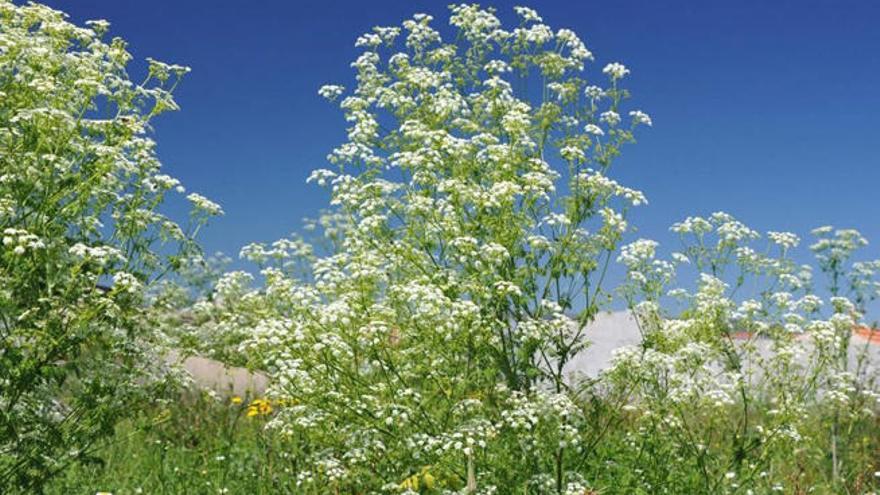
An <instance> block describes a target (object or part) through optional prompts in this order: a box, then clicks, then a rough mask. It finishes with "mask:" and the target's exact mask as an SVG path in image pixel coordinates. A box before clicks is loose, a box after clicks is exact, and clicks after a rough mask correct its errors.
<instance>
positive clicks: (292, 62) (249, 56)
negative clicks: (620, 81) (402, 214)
mask: <svg viewBox="0 0 880 495" xmlns="http://www.w3.org/2000/svg"><path fill="white" fill-rule="evenodd" d="M46 1H47V2H48V3H49V4H50V5H52V6H53V7H56V8H59V9H61V10H64V11H66V12H68V13H69V14H71V17H72V19H73V20H75V21H77V22H81V21H84V20H86V19H93V18H105V19H107V20H109V21H110V22H111V23H112V30H111V32H112V33H113V34H114V35H119V36H122V37H123V38H125V39H126V40H128V41H129V42H130V48H131V51H132V52H133V54H134V56H135V58H136V59H143V58H145V57H148V56H149V57H154V58H157V59H160V60H165V61H168V62H175V63H181V64H186V65H189V66H191V67H192V68H193V72H192V74H191V75H190V76H188V78H187V80H186V81H185V82H184V83H183V85H182V87H181V89H180V91H179V93H178V101H179V103H180V105H181V107H182V109H183V110H182V111H181V112H179V113H176V114H169V115H165V116H163V117H162V119H161V120H160V121H159V122H158V125H157V136H156V138H157V140H158V142H159V150H160V156H161V157H162V159H163V162H164V163H165V167H166V169H167V171H168V173H170V174H172V175H174V176H177V177H179V178H180V179H181V180H182V181H183V182H184V184H186V185H187V186H188V189H189V190H191V191H197V192H200V193H202V194H204V195H206V196H208V197H210V198H212V199H215V200H217V201H218V202H220V203H221V204H222V205H223V207H224V208H225V210H226V215H225V216H224V217H223V218H221V219H219V220H217V221H215V222H214V223H213V224H212V225H211V227H210V228H209V229H208V230H206V231H205V232H204V236H203V237H202V240H203V242H204V245H205V247H206V250H207V251H209V252H214V251H217V250H221V251H224V252H226V253H229V254H230V255H233V256H234V255H237V253H238V250H239V248H240V247H241V246H242V245H243V244H246V243H248V242H250V241H256V240H259V241H272V240H274V239H277V238H279V237H283V236H285V235H286V234H287V233H289V232H291V231H294V230H297V229H299V227H300V225H301V219H302V218H303V217H305V216H313V215H314V214H315V213H316V212H317V211H318V209H319V208H321V207H322V206H323V205H325V204H326V201H327V197H326V195H325V193H324V192H323V191H322V190H320V189H318V188H317V187H314V186H312V185H307V184H305V179H306V177H307V176H308V174H309V172H310V171H311V170H312V169H314V168H318V167H321V166H325V160H324V157H325V156H326V154H327V152H328V151H329V150H330V149H331V148H333V147H334V146H335V145H336V144H338V143H340V142H341V141H342V139H343V138H344V128H345V123H344V121H343V119H342V117H341V115H340V114H339V113H338V112H337V111H336V110H335V109H334V108H333V107H332V106H331V105H328V104H327V103H326V102H325V101H323V100H322V99H321V98H320V97H318V95H317V89H318V88H319V87H320V86H321V85H322V84H325V83H335V82H339V83H342V84H344V85H347V86H351V79H352V72H351V69H350V68H349V63H350V61H351V60H353V59H354V57H355V56H356V55H357V51H356V49H355V48H354V40H355V38H356V37H357V35H358V34H360V33H362V32H364V31H367V30H369V29H370V28H371V27H372V26H374V25H389V24H397V23H399V22H400V21H402V20H403V19H404V18H406V17H408V16H410V15H411V14H413V13H416V12H427V13H430V14H432V15H434V17H435V18H436V19H438V21H442V22H445V16H446V7H445V5H446V3H448V2H423V1H363V0H361V1H334V0H324V1H320V2H318V1H308V2H306V1H289V0H255V1H250V2H241V1H235V2H233V1H226V0H211V1H207V0H186V1H182V0H149V1H135V0H66V1H62V0H46ZM519 3H523V4H525V5H529V6H532V7H534V8H535V9H537V10H538V11H539V13H540V14H541V15H542V16H543V17H544V20H545V22H547V23H548V24H549V25H551V26H552V27H554V28H561V27H567V28H570V29H573V30H574V31H576V32H577V33H578V34H579V35H580V36H581V37H582V38H583V39H584V41H585V42H586V44H587V46H588V48H590V49H591V50H592V51H593V53H594V54H595V55H596V63H595V66H594V67H592V68H591V70H594V71H598V70H600V69H601V67H602V66H604V65H605V63H608V62H612V61H620V62H623V63H624V64H626V65H627V66H628V67H629V68H630V69H631V70H632V74H631V77H629V78H628V81H627V83H628V87H629V88H630V89H631V90H632V92H633V94H634V99H633V103H634V105H636V106H637V107H639V108H642V109H644V110H645V111H647V112H648V113H650V114H651V116H652V118H653V120H654V127H653V128H651V129H646V130H643V132H641V134H640V136H639V143H638V144H637V145H635V146H631V147H629V148H628V149H626V150H625V152H624V156H623V158H622V159H621V160H620V162H619V166H618V167H617V168H616V170H615V171H614V173H613V174H612V175H614V177H615V178H616V179H618V180H619V181H620V182H622V183H623V184H625V185H628V186H631V187H636V188H639V189H641V190H643V191H644V192H645V193H646V194H647V196H648V199H649V201H650V203H651V204H650V205H649V206H647V207H643V208H642V209H641V210H639V211H636V212H635V214H634V215H633V216H632V221H633V223H634V224H635V225H636V226H638V228H639V229H640V230H639V234H638V235H640V236H644V237H650V238H655V239H657V240H659V241H660V242H661V243H662V244H666V245H667V246H669V245H670V244H672V245H673V246H674V244H675V240H674V238H673V236H672V235H671V234H669V232H668V230H667V229H668V227H669V225H670V224H672V223H673V222H676V221H678V220H680V219H682V218H684V217H685V216H687V215H692V214H709V213H711V212H713V211H717V210H724V211H727V212H729V213H731V214H733V215H735V216H736V217H738V218H740V219H741V220H743V221H744V222H745V223H747V224H749V225H750V226H752V227H754V228H757V229H759V230H768V229H772V230H791V231H794V232H797V233H799V234H802V235H803V236H806V234H807V233H808V231H809V230H810V229H811V228H813V227H816V226H819V225H823V224H833V225H835V226H841V227H854V228H858V229H859V230H861V231H862V232H863V233H864V234H865V235H866V236H867V237H868V238H869V239H871V240H873V241H874V243H875V244H874V245H872V246H871V247H870V248H869V250H868V251H867V252H866V255H868V256H870V257H878V256H880V250H878V248H877V246H880V222H878V213H880V194H878V187H880V167H878V165H880V150H878V144H880V138H878V136H877V132H878V129H880V84H878V83H880V56H878V51H880V29H877V27H876V22H877V20H878V19H880V2H876V1H872V0H862V1H855V0H823V1H818V0H776V1H773V2H768V1H765V0H744V1H743V0H741V1H736V2H728V1H725V2H721V1H701V2H695V1H690V0H688V1H685V0H680V1H657V0H639V1H635V0H617V1H613V2H609V1H603V2H599V1H572V0H567V1H566V0H552V1H551V0H544V1H532V2H527V1H525V0H523V1H522V2H516V4H519ZM484 5H493V6H495V7H496V8H497V9H498V11H499V13H500V14H501V15H502V19H507V20H511V19H512V16H513V13H512V7H513V5H514V3H507V2H491V3H488V2H487V3H484Z"/></svg>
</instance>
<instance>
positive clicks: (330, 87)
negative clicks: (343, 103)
mask: <svg viewBox="0 0 880 495" xmlns="http://www.w3.org/2000/svg"><path fill="white" fill-rule="evenodd" d="M344 91H345V88H344V87H343V86H339V85H336V84H325V85H324V86H321V89H319V90H318V94H319V95H321V96H322V97H324V98H326V99H328V100H330V101H333V100H335V99H336V98H339V95H341V94H342V93H343V92H344Z"/></svg>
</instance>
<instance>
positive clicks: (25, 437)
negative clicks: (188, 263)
mask: <svg viewBox="0 0 880 495" xmlns="http://www.w3.org/2000/svg"><path fill="white" fill-rule="evenodd" d="M0 26H2V29H0V229H2V247H0V287H2V289H0V487H12V488H16V487H17V488H18V489H21V490H23V491H27V492H29V493H32V492H33V491H36V490H38V489H39V487H40V486H41V485H42V484H43V483H44V482H45V481H46V479H47V478H49V477H51V476H53V475H54V474H56V473H57V472H59V471H60V470H62V469H63V468H64V467H66V466H67V465H69V464H70V463H72V462H78V461H88V460H89V459H91V447H92V446H93V445H94V443H95V442H96V441H97V440H98V439H99V438H101V437H102V436H105V435H108V434H110V433H112V431H113V425H114V423H115V422H116V421H117V420H118V419H119V418H120V417H123V416H124V415H125V414H127V413H128V411H129V409H130V408H132V407H134V406H136V405H138V404H141V403H143V402H145V401H147V400H149V399H150V398H151V397H153V396H156V395H157V394H161V393H162V390H163V389H164V387H165V380H164V377H165V375H166V373H165V371H164V370H163V369H162V368H163V364H162V363H163V362H164V361H163V359H162V358H161V357H160V356H157V353H156V350H155V345H154V342H153V334H152V332H151V331H150V329H149V328H148V327H146V326H145V325H144V324H143V321H142V306H143V294H144V290H145V287H148V286H149V285H150V284H151V283H152V281H153V280H154V279H155V278H156V277H157V276H160V275H161V274H163V273H166V272H168V271H170V270H172V269H173V261H174V257H169V256H167V255H165V254H163V253H168V252H171V253H173V252H174V250H175V249H180V250H183V251H184V252H190V251H193V249H194V245H193V244H192V241H191V238H192V236H193V235H194V233H195V231H197V230H198V228H199V227H200V226H201V225H202V224H203V223H204V221H205V219H206V218H207V216H208V215H210V214H214V213H218V211H217V209H216V208H217V207H216V205H214V204H213V203H211V202H210V201H208V200H206V199H205V198H204V197H202V196H199V195H190V199H191V200H192V201H194V202H195V206H196V210H195V211H194V213H193V216H192V218H191V224H190V226H189V227H188V228H187V229H186V230H184V229H183V228H181V227H180V226H178V225H177V224H176V223H174V222H173V221H171V220H170V219H168V218H167V217H165V216H163V215H162V214H160V213H159V212H158V210H157V208H158V207H159V205H160V204H161V203H162V201H163V199H164V198H165V196H166V194H167V193H168V192H169V191H174V190H177V191H179V192H182V191H183V188H182V186H180V184H179V183H178V181H177V180H176V179H173V178H172V177H169V176H167V175H163V174H161V173H160V164H159V161H158V160H157V158H156V154H155V143H154V142H153V141H152V140H151V139H150V138H148V137H147V133H148V131H149V125H150V121H151V120H152V119H153V118H154V117H156V116H157V115H159V114H161V113H164V112H166V111H168V110H174V109H176V104H175V103H174V100H173V98H172V92H173V90H174V88H175V87H176V86H177V84H178V82H179V80H180V78H181V77H182V76H183V75H184V74H185V73H186V72H187V71H188V69H186V68H185V67H180V66H175V65H166V64H163V63H160V62H156V61H150V65H149V75H148V77H147V78H146V80H145V81H144V82H143V83H141V84H136V83H133V82H132V81H131V80H130V79H129V77H128V73H127V72H126V70H127V69H126V67H127V65H128V63H129V60H130V58H131V56H130V55H129V53H128V52H127V51H126V46H125V42H124V41H122V40H121V39H118V38H114V39H112V40H110V41H105V40H104V34H105V32H106V31H107V29H108V25H107V23H106V22H105V21H93V22H89V23H88V27H79V26H76V25H73V24H71V23H69V22H68V21H67V20H66V19H65V16H64V15H63V14H62V13H60V12H57V11H54V10H52V9H50V8H48V7H46V6H43V5H39V4H28V5H23V6H17V5H15V4H13V3H12V2H9V1H5V0H4V1H0ZM4 491H5V490H4Z"/></svg>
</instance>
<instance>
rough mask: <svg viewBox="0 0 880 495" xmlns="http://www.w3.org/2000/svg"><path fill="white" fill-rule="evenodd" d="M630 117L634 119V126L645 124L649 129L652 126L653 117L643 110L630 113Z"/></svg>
mask: <svg viewBox="0 0 880 495" xmlns="http://www.w3.org/2000/svg"><path fill="white" fill-rule="evenodd" d="M629 116H630V117H632V120H633V123H634V124H644V125H646V126H649V127H650V126H651V125H652V122H651V117H650V116H648V114H646V113H645V112H643V111H641V110H633V111H631V112H630V113H629Z"/></svg>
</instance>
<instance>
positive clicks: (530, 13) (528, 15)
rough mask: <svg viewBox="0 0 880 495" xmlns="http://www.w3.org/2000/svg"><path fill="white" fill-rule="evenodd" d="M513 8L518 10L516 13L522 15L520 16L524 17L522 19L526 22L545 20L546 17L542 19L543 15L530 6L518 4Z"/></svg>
mask: <svg viewBox="0 0 880 495" xmlns="http://www.w3.org/2000/svg"><path fill="white" fill-rule="evenodd" d="M513 10H514V11H516V14H517V15H518V16H520V18H522V20H523V21H525V22H543V21H544V19H541V16H539V15H538V13H537V12H536V11H534V10H533V9H530V8H528V7H520V6H517V7H514V8H513Z"/></svg>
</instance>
